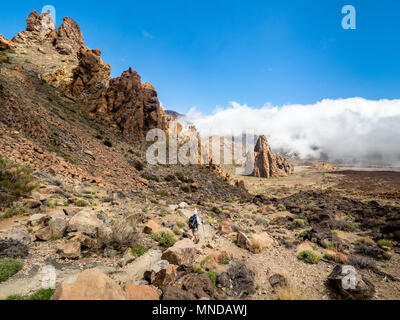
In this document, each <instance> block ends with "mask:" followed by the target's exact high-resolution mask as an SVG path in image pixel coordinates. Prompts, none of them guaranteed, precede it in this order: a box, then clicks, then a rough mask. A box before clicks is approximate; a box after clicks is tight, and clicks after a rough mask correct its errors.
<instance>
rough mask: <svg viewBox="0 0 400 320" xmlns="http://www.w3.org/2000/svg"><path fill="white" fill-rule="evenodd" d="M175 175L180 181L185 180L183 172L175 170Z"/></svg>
mask: <svg viewBox="0 0 400 320" xmlns="http://www.w3.org/2000/svg"><path fill="white" fill-rule="evenodd" d="M175 176H176V177H177V178H178V179H179V180H180V181H181V182H186V178H185V175H184V174H183V172H176V173H175Z"/></svg>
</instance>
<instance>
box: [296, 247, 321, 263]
mask: <svg viewBox="0 0 400 320" xmlns="http://www.w3.org/2000/svg"><path fill="white" fill-rule="evenodd" d="M297 257H298V258H299V259H300V260H302V261H304V262H306V263H312V264H317V263H318V262H319V261H320V260H321V255H320V254H319V253H318V252H316V251H313V250H305V251H302V252H300V253H299V255H298V256H297Z"/></svg>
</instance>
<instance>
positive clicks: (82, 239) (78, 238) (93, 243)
mask: <svg viewBox="0 0 400 320" xmlns="http://www.w3.org/2000/svg"><path fill="white" fill-rule="evenodd" d="M68 240H71V241H75V242H79V243H80V244H81V245H82V246H83V247H85V248H88V249H93V248H96V247H97V239H93V238H91V237H88V236H86V235H84V234H81V233H79V232H72V233H70V234H69V235H68Z"/></svg>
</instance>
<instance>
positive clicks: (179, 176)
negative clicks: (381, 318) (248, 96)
mask: <svg viewBox="0 0 400 320" xmlns="http://www.w3.org/2000/svg"><path fill="white" fill-rule="evenodd" d="M0 110H1V112H0V299H9V300H25V299H30V300H47V299H50V298H51V299H53V300H71V299H89V300H90V299H110V300H126V299H130V300H146V299H150V300H158V299H163V300H195V299H197V300H198V299H202V300H219V299H224V300H225V299H261V300H265V299H282V300H288V299H315V300H317V299H326V300H327V299H395V298H399V296H398V292H399V290H400V285H399V283H400V282H399V278H400V271H399V270H400V269H399V264H400V255H399V242H398V241H399V232H400V230H399V221H400V213H399V202H398V194H399V192H400V191H399V190H400V188H399V185H400V184H399V181H400V179H399V177H398V176H396V175H393V174H387V175H383V176H382V175H380V176H379V177H380V178H376V179H375V180H376V181H378V182H379V183H376V184H374V185H371V183H370V181H371V180H368V179H369V178H368V177H367V178H365V179H364V176H362V177H358V178H357V179H356V178H355V176H357V175H355V174H354V175H353V177H352V178H350V179H345V178H343V177H336V176H332V175H333V174H337V175H340V172H337V171H334V172H330V171H328V170H327V168H326V167H321V168H318V170H317V169H315V168H307V170H308V171H307V170H305V171H303V172H301V171H300V173H296V172H294V173H293V166H292V165H291V164H290V163H288V162H287V160H286V159H285V158H284V157H281V156H279V155H275V154H273V153H272V150H271V148H270V147H269V145H268V142H267V140H266V138H265V137H263V136H262V137H260V139H259V141H258V143H257V145H256V147H255V164H256V166H255V170H254V176H249V177H240V178H238V179H235V175H234V174H232V175H231V174H227V173H226V172H224V171H223V168H222V167H220V166H218V165H214V164H212V163H209V161H210V159H209V158H208V159H205V160H204V159H203V160H202V159H200V160H202V162H203V163H204V164H202V165H187V166H183V165H150V164H148V163H147V162H146V160H145V151H146V149H147V143H146V142H145V141H144V137H145V136H146V133H147V132H148V131H149V130H150V129H152V128H162V129H164V130H165V131H169V130H171V125H172V123H171V122H168V120H173V119H174V115H173V114H172V115H171V114H169V115H168V116H167V115H166V114H165V112H164V110H163V109H162V108H161V106H160V103H159V101H158V98H157V92H156V90H155V89H154V87H153V86H152V85H150V84H148V83H147V84H143V83H142V82H141V79H140V76H139V75H138V74H137V73H136V72H135V71H134V70H133V69H129V70H127V71H125V72H123V73H122V75H121V76H120V77H117V78H110V66H109V65H106V64H105V63H104V62H103V61H102V59H101V52H100V50H99V49H89V48H87V47H86V46H85V44H84V38H83V35H82V32H81V30H80V28H79V26H78V24H77V23H76V22H74V21H73V20H72V19H71V18H68V17H67V18H65V19H64V21H63V23H62V25H61V26H60V27H59V28H58V29H57V28H56V26H55V25H54V22H53V21H52V20H51V17H50V15H49V14H47V13H44V14H40V15H38V14H37V13H36V12H35V11H33V12H32V13H31V14H30V15H29V17H28V19H27V28H26V30H24V31H22V32H20V33H19V34H18V35H16V36H15V37H14V38H13V39H12V40H7V39H5V38H4V37H2V36H0ZM177 131H178V134H179V139H180V140H179V143H183V142H185V141H187V139H188V138H189V137H190V135H193V136H196V137H199V136H200V135H199V133H198V132H197V130H196V129H195V128H194V127H193V126H192V127H190V128H189V130H187V131H185V130H183V129H182V126H180V127H179V126H178V128H177ZM217 142H219V143H217V145H216V147H215V148H217V149H219V148H221V147H222V146H225V143H226V141H225V140H219V141H218V140H217ZM234 149H235V148H233V149H232V148H231V149H230V150H234ZM239 165H244V164H239ZM258 177H265V178H267V177H273V178H274V179H265V178H258ZM388 177H389V178H390V179H388ZM381 178H382V179H381ZM241 179H244V180H241ZM249 181H250V182H251V183H249ZM357 181H363V183H362V185H363V187H364V188H365V190H364V189H363V188H361V189H360V190H358V189H357V190H356V187H359V185H360V183H361V182H357ZM356 182H357V183H358V185H356V186H355V185H354V183H356ZM255 184H256V185H257V188H254V185H255ZM246 187H249V190H250V189H252V190H257V192H254V194H250V193H249V192H248V191H247V190H246ZM388 187H390V189H388ZM371 188H375V189H371ZM377 190H378V191H379V192H380V193H379V194H380V195H381V196H380V198H379V199H380V200H382V201H383V200H384V201H386V203H384V204H382V203H379V202H377V201H375V198H376V194H378V193H377V192H378V191H377ZM371 197H375V198H371ZM194 209H196V210H198V212H199V215H200V218H201V220H202V222H203V224H202V226H201V228H200V230H199V232H200V240H201V241H200V243H198V244H195V243H194V242H193V241H192V240H191V238H192V234H191V231H190V230H189V228H188V225H187V222H188V219H189V218H190V216H191V215H192V214H193V211H194ZM346 265H351V266H353V267H354V268H355V269H354V277H355V280H356V282H355V284H356V288H355V289H346V290H344V289H343V288H342V287H341V286H340V284H341V283H342V279H343V274H344V273H345V272H346V267H345V266H346ZM49 274H50V275H55V281H56V288H55V289H54V288H46V289H43V288H42V289H41V287H42V280H43V277H44V276H46V277H47V276H49Z"/></svg>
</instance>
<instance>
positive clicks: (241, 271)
mask: <svg viewBox="0 0 400 320" xmlns="http://www.w3.org/2000/svg"><path fill="white" fill-rule="evenodd" d="M227 275H228V277H229V279H230V280H231V284H232V290H233V293H234V294H236V295H238V296H243V295H251V294H253V293H255V292H256V288H255V282H254V279H255V274H254V272H253V271H252V270H251V269H249V268H248V267H247V265H246V263H245V262H233V263H232V264H231V266H230V267H229V269H228V272H227Z"/></svg>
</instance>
